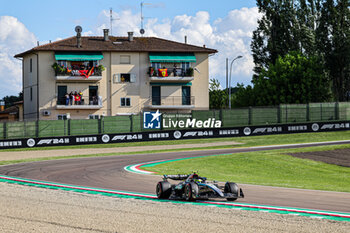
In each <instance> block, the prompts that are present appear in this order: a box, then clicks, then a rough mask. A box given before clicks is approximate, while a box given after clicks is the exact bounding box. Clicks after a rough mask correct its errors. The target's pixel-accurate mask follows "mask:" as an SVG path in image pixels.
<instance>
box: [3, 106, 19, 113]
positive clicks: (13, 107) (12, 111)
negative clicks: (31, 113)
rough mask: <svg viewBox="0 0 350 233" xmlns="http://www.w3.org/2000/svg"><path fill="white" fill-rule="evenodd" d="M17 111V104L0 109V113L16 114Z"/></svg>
mask: <svg viewBox="0 0 350 233" xmlns="http://www.w3.org/2000/svg"><path fill="white" fill-rule="evenodd" d="M17 113H18V107H17V106H11V107H8V108H6V109H5V110H4V111H0V114H1V115H2V114H17Z"/></svg>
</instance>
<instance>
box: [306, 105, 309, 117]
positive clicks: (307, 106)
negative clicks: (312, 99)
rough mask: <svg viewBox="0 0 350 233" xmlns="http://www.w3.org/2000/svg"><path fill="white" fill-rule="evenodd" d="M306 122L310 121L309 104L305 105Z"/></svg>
mask: <svg viewBox="0 0 350 233" xmlns="http://www.w3.org/2000/svg"><path fill="white" fill-rule="evenodd" d="M306 121H310V104H309V103H307V104H306Z"/></svg>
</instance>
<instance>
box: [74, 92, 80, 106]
mask: <svg viewBox="0 0 350 233" xmlns="http://www.w3.org/2000/svg"><path fill="white" fill-rule="evenodd" d="M78 96H79V95H78V93H77V92H74V104H75V105H78V104H79V103H78Z"/></svg>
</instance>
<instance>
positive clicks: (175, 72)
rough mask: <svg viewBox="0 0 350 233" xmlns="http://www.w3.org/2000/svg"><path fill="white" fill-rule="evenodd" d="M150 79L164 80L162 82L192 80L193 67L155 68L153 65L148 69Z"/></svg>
mask: <svg viewBox="0 0 350 233" xmlns="http://www.w3.org/2000/svg"><path fill="white" fill-rule="evenodd" d="M148 74H149V77H150V80H151V81H164V82H174V81H185V82H189V81H192V80H193V79H194V78H193V69H192V68H188V69H183V68H165V69H155V68H153V67H150V68H149V71H148Z"/></svg>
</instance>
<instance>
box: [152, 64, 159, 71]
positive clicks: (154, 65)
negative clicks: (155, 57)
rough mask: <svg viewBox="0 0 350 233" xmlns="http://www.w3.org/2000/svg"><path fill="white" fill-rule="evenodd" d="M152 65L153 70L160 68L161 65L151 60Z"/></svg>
mask: <svg viewBox="0 0 350 233" xmlns="http://www.w3.org/2000/svg"><path fill="white" fill-rule="evenodd" d="M152 67H153V68H154V69H155V70H158V69H160V68H161V65H160V63H159V62H152Z"/></svg>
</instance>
